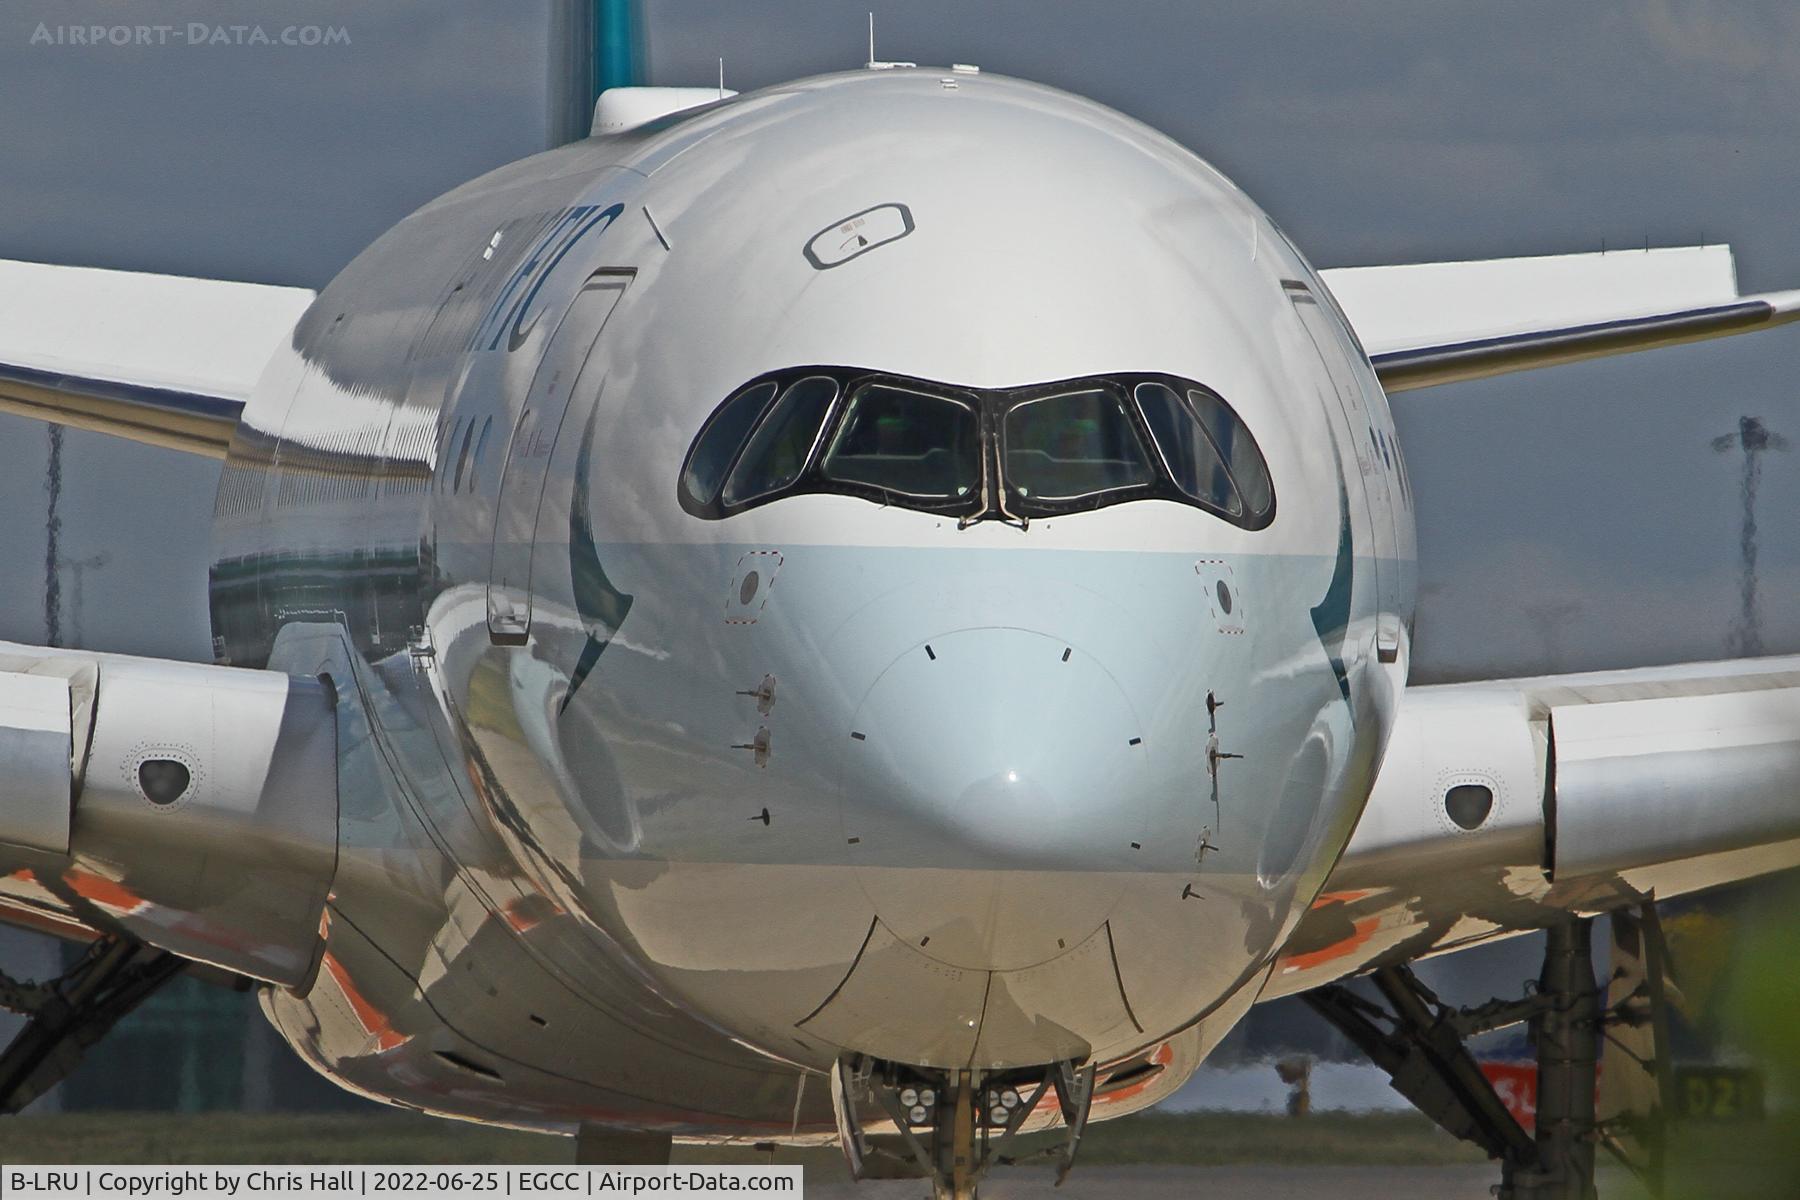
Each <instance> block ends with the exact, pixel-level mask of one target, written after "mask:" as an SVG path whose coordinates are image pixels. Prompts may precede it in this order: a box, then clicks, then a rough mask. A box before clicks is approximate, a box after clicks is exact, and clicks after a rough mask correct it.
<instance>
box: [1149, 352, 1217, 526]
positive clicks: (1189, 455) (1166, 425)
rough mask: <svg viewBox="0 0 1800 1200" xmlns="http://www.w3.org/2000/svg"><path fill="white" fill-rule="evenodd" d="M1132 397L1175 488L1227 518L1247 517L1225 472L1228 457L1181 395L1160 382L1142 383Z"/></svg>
mask: <svg viewBox="0 0 1800 1200" xmlns="http://www.w3.org/2000/svg"><path fill="white" fill-rule="evenodd" d="M1132 394H1133V395H1134V396H1136V398H1137V402H1138V408H1139V409H1141V410H1142V411H1143V414H1144V422H1145V424H1147V425H1149V426H1150V433H1151V436H1152V437H1154V438H1155V439H1156V447H1157V449H1158V450H1159V451H1161V452H1162V460H1163V464H1164V465H1165V466H1166V467H1168V469H1169V475H1170V476H1171V477H1172V478H1173V479H1174V480H1175V486H1176V487H1178V488H1180V489H1181V490H1182V491H1184V492H1186V493H1187V494H1188V495H1189V496H1192V497H1193V498H1194V499H1195V500H1198V501H1199V502H1200V503H1202V504H1204V505H1207V506H1208V507H1209V508H1216V509H1218V510H1219V511H1220V512H1222V513H1225V514H1226V515H1227V516H1232V517H1237V516H1241V515H1243V512H1244V501H1243V498H1242V497H1241V496H1239V495H1238V489H1237V485H1236V484H1234V483H1233V482H1232V481H1231V474H1230V472H1228V471H1227V470H1226V469H1225V460H1224V458H1222V457H1221V456H1220V454H1219V450H1218V447H1216V446H1214V445H1213V440H1212V438H1211V436H1210V435H1209V434H1208V433H1207V432H1206V429H1205V427H1204V426H1202V425H1201V424H1200V422H1199V420H1198V419H1196V417H1195V416H1194V412H1193V410H1192V409H1190V408H1189V407H1188V406H1187V404H1186V402H1185V401H1184V400H1183V399H1182V397H1181V394H1180V393H1179V392H1177V391H1176V390H1175V389H1174V388H1172V387H1170V386H1169V385H1168V384H1166V383H1156V382H1147V383H1140V384H1138V385H1137V387H1136V388H1134V389H1132Z"/></svg>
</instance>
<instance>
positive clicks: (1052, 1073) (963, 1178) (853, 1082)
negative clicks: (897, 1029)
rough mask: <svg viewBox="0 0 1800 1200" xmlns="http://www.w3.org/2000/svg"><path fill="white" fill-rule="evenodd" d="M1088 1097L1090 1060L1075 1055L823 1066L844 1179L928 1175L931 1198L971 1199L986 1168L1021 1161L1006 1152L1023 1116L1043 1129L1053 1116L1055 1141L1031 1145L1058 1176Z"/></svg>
mask: <svg viewBox="0 0 1800 1200" xmlns="http://www.w3.org/2000/svg"><path fill="white" fill-rule="evenodd" d="M1051 1092H1054V1093H1055V1096H1056V1112H1055V1114H1054V1116H1053V1115H1051V1114H1050V1113H1047V1112H1046V1113H1044V1114H1042V1115H1041V1118H1040V1119H1039V1120H1038V1121H1036V1122H1032V1118H1033V1116H1034V1115H1038V1109H1039V1102H1040V1101H1042V1100H1043V1099H1044V1098H1045V1096H1046V1095H1047V1094H1048V1093H1051ZM1093 1097H1094V1068H1093V1066H1092V1065H1088V1066H1081V1065H1078V1064H1076V1063H1074V1062H1059V1063H1053V1064H1051V1065H1050V1066H1048V1067H1043V1068H1031V1069H1026V1070H1015V1071H974V1070H958V1071H949V1070H937V1069H932V1068H922V1067H908V1066H904V1065H901V1064H898V1063H887V1062H882V1061H880V1060H878V1059H873V1058H869V1057H866V1056H864V1055H860V1054H847V1055H845V1056H843V1057H842V1058H840V1059H838V1062H837V1066H836V1067H835V1069H834V1070H833V1071H832V1074H831V1106H832V1111H833V1113H834V1114H835V1115H836V1117H837V1127H838V1144H839V1146H840V1147H841V1148H842V1150H843V1152H844V1159H845V1161H846V1162H847V1163H848V1164H849V1166H850V1175H851V1177H852V1178H854V1179H857V1180H863V1179H891V1178H900V1177H910V1178H921V1177H922V1178H928V1179H930V1180H931V1181H932V1196H933V1198H934V1200H974V1197H975V1194H976V1188H977V1187H978V1186H979V1185H980V1183H981V1181H982V1179H983V1177H985V1176H986V1175H987V1172H988V1169H989V1168H990V1167H992V1166H993V1165H994V1164H995V1163H1001V1164H1004V1165H1006V1166H1011V1165H1013V1164H1014V1163H1016V1162H1018V1161H1020V1160H1019V1159H1018V1158H1015V1157H1013V1156H1011V1155H1009V1154H1008V1153H1007V1151H1008V1150H1009V1149H1011V1147H1012V1144H1013V1139H1014V1138H1015V1137H1016V1136H1017V1135H1018V1134H1019V1133H1020V1132H1021V1131H1022V1130H1023V1129H1024V1128H1025V1126H1026V1124H1027V1123H1028V1122H1029V1123H1033V1124H1035V1126H1036V1127H1037V1128H1039V1129H1043V1128H1048V1127H1050V1126H1051V1125H1053V1124H1054V1123H1056V1122H1057V1120H1059V1119H1060V1122H1061V1124H1062V1126H1063V1129H1064V1137H1063V1140H1062V1143H1061V1144H1060V1145H1056V1146H1051V1147H1050V1148H1049V1149H1047V1150H1044V1151H1040V1152H1038V1153H1040V1154H1043V1155H1046V1156H1054V1157H1055V1158H1056V1160H1057V1171H1056V1182H1057V1183H1059V1184H1060V1183H1061V1182H1062V1181H1063V1180H1064V1179H1065V1178H1066V1177H1067V1176H1068V1174H1069V1169H1070V1168H1071V1167H1072V1166H1074V1164H1075V1152H1076V1150H1077V1149H1079V1147H1080V1145H1081V1137H1082V1134H1083V1133H1084V1132H1085V1131H1086V1129H1087V1120H1088V1110H1089V1107H1090V1105H1091V1103H1092V1101H1093ZM866 1114H867V1115H874V1116H875V1117H876V1119H877V1120H881V1119H882V1118H885V1122H886V1123H887V1124H890V1125H891V1126H892V1128H893V1130H894V1132H892V1133H886V1132H879V1133H870V1132H869V1131H868V1127H867V1126H866V1125H865V1115H866Z"/></svg>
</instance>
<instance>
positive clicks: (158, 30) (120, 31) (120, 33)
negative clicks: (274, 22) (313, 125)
mask: <svg viewBox="0 0 1800 1200" xmlns="http://www.w3.org/2000/svg"><path fill="white" fill-rule="evenodd" d="M31 44H32V45H33V46H207V47H210V46H281V47H295V48H301V49H310V48H312V47H315V46H348V45H349V44H350V31H349V29H347V28H345V27H344V26H342V25H281V26H267V25H216V24H214V23H212V22H210V21H188V22H185V23H183V24H180V25H174V24H170V25H50V24H46V23H44V22H41V21H40V22H39V23H38V27H37V28H36V29H34V30H32V33H31Z"/></svg>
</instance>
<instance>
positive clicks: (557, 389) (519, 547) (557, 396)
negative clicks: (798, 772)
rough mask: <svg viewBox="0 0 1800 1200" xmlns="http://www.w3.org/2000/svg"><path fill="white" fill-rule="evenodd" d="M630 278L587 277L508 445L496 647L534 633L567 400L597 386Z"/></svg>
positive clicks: (491, 626) (496, 562) (496, 583)
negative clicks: (541, 540)
mask: <svg viewBox="0 0 1800 1200" xmlns="http://www.w3.org/2000/svg"><path fill="white" fill-rule="evenodd" d="M631 279H632V272H630V271H597V272H595V273H594V274H593V275H591V276H590V277H589V278H588V281H587V283H586V284H584V285H583V286H582V289H581V292H580V293H579V294H578V295H577V296H576V297H575V302H574V303H573V304H571V305H570V306H569V311H568V312H567V313H566V314H565V315H564V317H563V320H562V323H561V324H560V325H559V326H558V327H557V330H556V333H555V334H554V335H553V336H552V337H551V339H550V345H549V348H548V349H547V350H546V351H545V354H544V359H543V361H542V362H541V363H540V364H539V365H538V369H537V373H536V374H535V375H534V376H533V377H532V380H531V388H530V390H529V391H528V392H527V393H526V397H525V405H524V407H523V408H521V409H520V410H519V416H518V420H517V421H516V422H515V423H514V425H513V428H512V436H511V437H510V438H508V440H507V446H506V465H505V467H504V474H503V475H502V477H501V480H500V494H499V498H498V499H497V501H496V504H495V512H494V543H493V557H492V560H491V563H490V567H489V571H488V591H487V618H488V637H489V638H490V639H491V640H492V641H493V642H494V643H495V644H496V645H503V646H518V645H523V644H524V643H525V640H526V638H527V637H528V636H529V635H530V633H531V550H532V546H533V544H534V543H535V542H536V540H537V521H538V509H539V507H541V505H542V503H543V498H544V480H545V475H546V473H547V472H548V470H549V468H550V459H551V455H552V454H553V453H554V451H555V449H556V442H557V438H558V437H559V436H560V435H561V432H562V426H563V418H564V416H565V414H567V412H568V410H569V400H570V398H571V397H572V396H574V395H575V394H576V393H577V392H597V391H598V390H599V388H600V382H601V377H602V376H603V375H604V367H603V365H602V363H601V356H599V355H598V354H597V353H596V351H597V350H598V349H599V345H600V339H601V336H602V334H604V332H605V330H606V322H607V319H608V318H609V317H611V316H612V314H613V310H614V309H615V308H617V307H618V304H619V300H620V299H621V298H622V297H623V296H624V295H625V289H626V288H627V287H629V286H630V284H631Z"/></svg>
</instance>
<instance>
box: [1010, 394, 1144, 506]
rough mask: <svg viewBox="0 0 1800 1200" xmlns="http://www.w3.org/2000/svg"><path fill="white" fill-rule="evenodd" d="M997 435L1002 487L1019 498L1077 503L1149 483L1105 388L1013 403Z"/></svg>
mask: <svg viewBox="0 0 1800 1200" xmlns="http://www.w3.org/2000/svg"><path fill="white" fill-rule="evenodd" d="M1001 428H1002V441H1003V444H1004V445H1005V448H1006V483H1007V487H1008V488H1009V489H1010V490H1011V491H1013V492H1015V493H1016V494H1017V495H1019V496H1021V497H1025V498H1029V499H1036V500H1044V501H1053V502H1055V501H1065V502H1066V501H1072V500H1084V499H1091V498H1093V497H1096V496H1099V495H1100V494H1102V493H1105V492H1116V491H1121V490H1123V489H1126V488H1140V487H1149V486H1151V485H1152V484H1154V483H1155V481H1156V477H1155V475H1154V474H1153V473H1152V472H1151V469H1150V458H1149V456H1148V455H1147V454H1146V453H1145V452H1144V445H1143V443H1142V442H1141V441H1139V440H1138V435H1137V431H1136V430H1135V429H1134V428H1133V427H1132V422H1131V418H1130V417H1129V416H1128V415H1126V412H1125V406H1124V405H1123V404H1121V403H1120V402H1119V398H1118V397H1117V396H1115V395H1114V394H1113V392H1112V391H1111V390H1110V389H1106V388H1099V387H1085V388H1079V389H1075V390H1071V391H1065V392H1058V393H1056V394H1053V395H1049V396H1040V397H1037V398H1035V399H1030V400H1023V401H1020V402H1019V403H1017V404H1015V405H1013V406H1012V407H1011V408H1009V409H1007V410H1006V416H1005V419H1004V420H1003V421H1002V425H1001Z"/></svg>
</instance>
